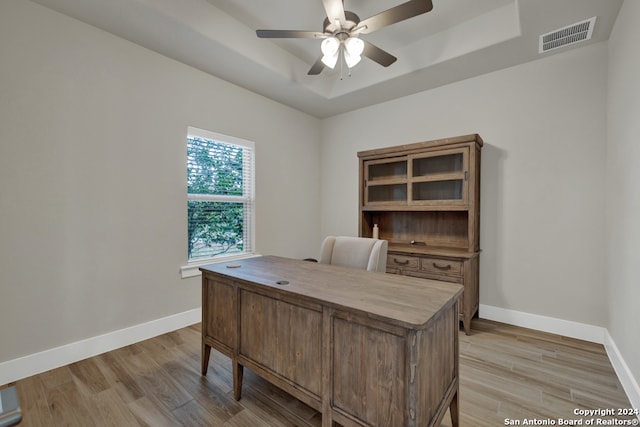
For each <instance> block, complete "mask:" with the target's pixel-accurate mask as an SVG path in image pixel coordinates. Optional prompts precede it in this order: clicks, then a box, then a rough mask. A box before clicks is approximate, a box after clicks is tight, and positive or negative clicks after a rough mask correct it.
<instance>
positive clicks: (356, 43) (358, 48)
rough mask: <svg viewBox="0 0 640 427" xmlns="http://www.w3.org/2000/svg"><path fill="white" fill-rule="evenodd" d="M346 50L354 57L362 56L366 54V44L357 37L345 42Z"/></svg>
mask: <svg viewBox="0 0 640 427" xmlns="http://www.w3.org/2000/svg"><path fill="white" fill-rule="evenodd" d="M344 48H345V49H346V50H347V52H349V54H350V55H352V56H360V55H362V52H364V42H363V41H362V40H360V39H359V38H357V37H349V38H348V39H346V40H345V41H344Z"/></svg>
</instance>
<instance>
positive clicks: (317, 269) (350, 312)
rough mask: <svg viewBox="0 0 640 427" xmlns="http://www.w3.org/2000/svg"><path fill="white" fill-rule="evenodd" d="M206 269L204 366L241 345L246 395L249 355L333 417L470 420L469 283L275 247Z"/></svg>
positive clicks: (238, 368)
mask: <svg viewBox="0 0 640 427" xmlns="http://www.w3.org/2000/svg"><path fill="white" fill-rule="evenodd" d="M234 266H236V267H235V268H230V267H234ZM200 270H201V271H202V374H203V375H206V373H207V368H208V365H209V355H210V353H211V348H212V347H213V348H215V349H216V350H218V351H220V352H221V353H223V354H225V355H227V356H229V357H230V358H231V359H232V361H233V364H232V365H233V379H234V385H233V387H234V394H235V398H236V399H237V400H239V399H240V396H241V387H242V371H243V366H247V367H248V368H249V369H251V370H252V371H254V372H256V373H257V374H258V375H260V376H262V377H264V378H265V379H267V380H268V381H270V382H271V383H273V384H275V385H276V386H278V387H280V388H282V389H283V390H285V391H287V392H288V393H290V394H292V395H293V396H295V397H296V398H298V399H300V400H301V401H303V402H305V403H306V404H308V405H309V406H311V407H313V408H315V409H317V410H318V411H320V412H321V413H322V425H323V427H329V426H332V425H334V424H333V422H334V421H335V422H339V423H340V424H342V425H343V426H394V427H395V426H415V427H425V426H432V425H439V424H440V422H441V421H442V418H443V416H444V414H445V413H446V410H447V408H450V412H451V418H452V424H453V425H454V426H457V425H458V384H459V377H458V328H459V325H458V296H459V295H460V293H461V292H462V289H463V288H462V286H460V285H457V284H452V283H446V282H439V281H432V280H424V279H416V278H411V277H406V276H399V275H393V274H386V273H375V272H368V271H362V270H356V269H349V268H344V267H337V266H331V265H322V264H316V263H311V262H306V261H299V260H292V259H287V258H278V257H267V256H265V257H259V258H251V259H247V260H242V261H234V262H232V263H221V264H213V265H209V266H205V267H202V268H201V269H200Z"/></svg>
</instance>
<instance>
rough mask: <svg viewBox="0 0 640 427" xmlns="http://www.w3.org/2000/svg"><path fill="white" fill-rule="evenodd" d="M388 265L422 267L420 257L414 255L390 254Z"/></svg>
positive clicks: (412, 268) (406, 267) (411, 268)
mask: <svg viewBox="0 0 640 427" xmlns="http://www.w3.org/2000/svg"><path fill="white" fill-rule="evenodd" d="M387 267H388V268H390V267H391V268H402V269H409V270H417V269H418V268H420V258H418V257H414V256H406V255H395V254H388V255H387Z"/></svg>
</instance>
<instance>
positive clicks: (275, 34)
mask: <svg viewBox="0 0 640 427" xmlns="http://www.w3.org/2000/svg"><path fill="white" fill-rule="evenodd" d="M322 5H323V6H324V10H325V11H326V13H327V17H326V18H325V19H324V22H323V24H322V28H323V31H322V32H317V31H295V30H256V34H257V36H258V37H260V38H280V39H287V38H302V39H323V40H322V44H321V45H320V47H321V50H322V55H321V56H320V57H319V58H318V60H317V61H316V62H315V63H314V64H313V66H312V67H311V69H310V70H309V72H308V73H307V74H309V75H317V74H320V72H322V70H323V69H324V67H325V66H326V67H329V68H334V67H335V66H336V63H337V62H338V60H339V59H340V56H342V58H343V59H344V61H345V63H346V64H347V67H349V69H351V68H352V67H353V66H355V65H356V64H357V63H358V62H360V59H361V57H362V55H364V56H366V57H367V58H369V59H371V60H373V61H375V62H377V63H378V64H380V65H382V66H383V67H388V66H389V65H391V64H393V63H394V62H395V61H396V60H397V58H396V57H395V56H393V55H391V54H390V53H388V52H386V51H384V50H382V49H380V48H379V47H377V46H375V45H373V44H371V43H369V42H368V41H366V40H363V39H361V38H360V37H359V36H360V35H361V34H369V33H372V32H374V31H376V30H379V29H380V28H383V27H386V26H388V25H391V24H395V23H396V22H400V21H404V20H405V19H409V18H413V17H414V16H417V15H421V14H423V13H426V12H429V11H431V9H433V3H432V0H409V1H407V2H405V3H402V4H400V5H398V6H395V7H392V8H391V9H388V10H385V11H384V12H380V13H378V14H377V15H373V16H371V17H369V18H367V19H364V20H362V21H361V20H360V18H359V17H358V15H356V14H355V13H353V12H349V11H348V10H344V5H343V0H322Z"/></svg>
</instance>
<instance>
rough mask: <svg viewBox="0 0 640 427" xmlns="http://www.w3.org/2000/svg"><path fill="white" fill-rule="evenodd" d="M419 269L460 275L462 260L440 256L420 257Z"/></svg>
mask: <svg viewBox="0 0 640 427" xmlns="http://www.w3.org/2000/svg"><path fill="white" fill-rule="evenodd" d="M420 270H422V271H428V272H430V273H437V274H446V275H456V276H460V275H462V261H455V260H450V259H441V258H422V259H421V263H420Z"/></svg>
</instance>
